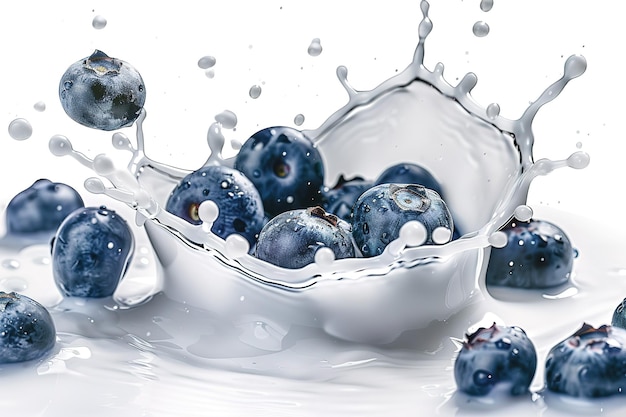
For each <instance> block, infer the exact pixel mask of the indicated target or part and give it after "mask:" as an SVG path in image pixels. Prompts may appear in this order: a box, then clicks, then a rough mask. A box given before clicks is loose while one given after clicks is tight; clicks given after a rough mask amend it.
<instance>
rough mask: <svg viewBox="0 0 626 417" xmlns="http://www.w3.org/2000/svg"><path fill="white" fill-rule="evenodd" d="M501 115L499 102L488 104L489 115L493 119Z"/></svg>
mask: <svg viewBox="0 0 626 417" xmlns="http://www.w3.org/2000/svg"><path fill="white" fill-rule="evenodd" d="M498 115H500V105H499V104H498V103H491V104H490V105H488V106H487V117H488V118H490V119H491V120H493V119H495V118H496V117H498Z"/></svg>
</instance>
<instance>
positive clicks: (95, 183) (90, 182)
mask: <svg viewBox="0 0 626 417" xmlns="http://www.w3.org/2000/svg"><path fill="white" fill-rule="evenodd" d="M84 185H85V189H86V190H87V191H89V192H90V193H93V194H104V192H105V190H106V188H105V186H104V183H103V182H102V180H101V179H100V178H95V177H91V178H87V179H86V180H85V182H84Z"/></svg>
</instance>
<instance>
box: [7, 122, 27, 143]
mask: <svg viewBox="0 0 626 417" xmlns="http://www.w3.org/2000/svg"><path fill="white" fill-rule="evenodd" d="M32 134H33V127H32V126H31V125H30V122H29V121H28V120H26V119H15V120H13V121H11V123H9V135H11V137H12V138H13V139H15V140H26V139H28V138H30V137H31V135H32Z"/></svg>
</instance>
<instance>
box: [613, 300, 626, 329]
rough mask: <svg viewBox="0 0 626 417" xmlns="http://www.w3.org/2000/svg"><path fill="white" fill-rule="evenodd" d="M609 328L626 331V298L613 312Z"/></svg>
mask: <svg viewBox="0 0 626 417" xmlns="http://www.w3.org/2000/svg"><path fill="white" fill-rule="evenodd" d="M611 326H615V327H621V328H622V329H626V298H624V299H623V300H622V301H621V302H620V303H619V304H618V305H617V307H615V310H614V311H613V318H612V319H611Z"/></svg>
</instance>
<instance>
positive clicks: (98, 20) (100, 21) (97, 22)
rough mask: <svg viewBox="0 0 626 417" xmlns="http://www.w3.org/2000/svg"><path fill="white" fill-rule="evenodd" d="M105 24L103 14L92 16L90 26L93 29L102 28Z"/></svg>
mask: <svg viewBox="0 0 626 417" xmlns="http://www.w3.org/2000/svg"><path fill="white" fill-rule="evenodd" d="M106 25H107V20H106V19H105V18H104V17H103V16H100V15H98V16H96V17H94V18H93V20H92V21H91V26H93V28H94V29H104V28H105V27H106Z"/></svg>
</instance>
